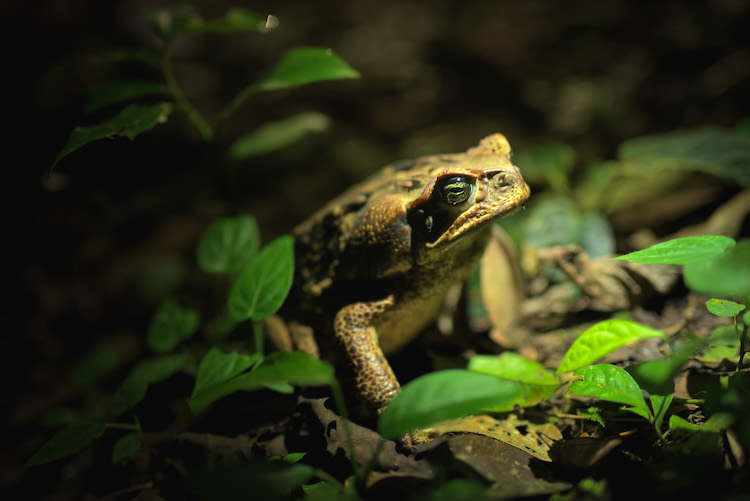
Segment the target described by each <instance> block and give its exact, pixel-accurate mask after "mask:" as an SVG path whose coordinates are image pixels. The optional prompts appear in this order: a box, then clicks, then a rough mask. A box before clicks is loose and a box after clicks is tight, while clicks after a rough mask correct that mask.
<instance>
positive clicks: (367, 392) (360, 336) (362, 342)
mask: <svg viewBox="0 0 750 501" xmlns="http://www.w3.org/2000/svg"><path fill="white" fill-rule="evenodd" d="M391 306H393V297H392V296H388V297H387V298H386V299H382V300H380V301H369V302H362V303H353V304H350V305H348V306H345V307H344V308H342V309H341V310H339V312H338V313H337V314H336V318H335V320H334V331H335V334H336V339H337V340H338V341H339V343H341V346H342V347H343V349H344V351H345V353H346V357H347V359H348V362H349V364H350V366H351V368H352V371H353V372H354V390H355V392H356V394H357V398H358V399H359V400H360V401H361V402H362V403H364V404H365V405H366V406H367V407H369V408H371V409H373V410H379V409H382V408H383V407H384V406H385V405H386V404H387V403H388V402H390V401H391V400H392V399H393V397H395V396H396V395H397V394H398V392H399V391H400V390H401V386H400V385H399V384H398V380H397V379H396V376H395V375H394V374H393V369H391V366H390V365H389V364H388V360H386V358H385V355H384V354H383V350H381V349H380V343H379V342H378V333H377V331H376V330H375V327H374V326H373V324H374V322H375V320H376V319H377V317H378V316H379V315H382V314H383V313H384V312H385V311H386V310H387V309H388V308H390V307H391Z"/></svg>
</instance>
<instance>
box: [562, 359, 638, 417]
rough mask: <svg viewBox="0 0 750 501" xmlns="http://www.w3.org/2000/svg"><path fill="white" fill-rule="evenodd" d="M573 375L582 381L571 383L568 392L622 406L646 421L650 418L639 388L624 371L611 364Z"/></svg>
mask: <svg viewBox="0 0 750 501" xmlns="http://www.w3.org/2000/svg"><path fill="white" fill-rule="evenodd" d="M574 375H575V376H581V377H583V379H579V380H576V381H573V383H572V384H571V385H570V388H569V389H568V391H569V392H571V393H575V394H576V395H580V396H582V397H592V398H599V399H601V400H607V401H609V402H616V403H618V404H624V405H625V406H626V407H625V410H628V411H631V412H634V413H636V414H638V415H639V416H642V417H644V418H646V419H649V418H650V417H651V411H650V410H649V408H648V405H647V404H646V401H645V400H644V399H643V393H641V389H640V387H639V386H638V384H637V383H636V382H635V380H634V379H633V378H632V377H631V376H630V374H628V373H627V371H626V370H625V369H622V368H620V367H617V366H615V365H612V364H599V365H590V366H588V367H584V368H582V369H579V370H577V371H576V372H575V373H574Z"/></svg>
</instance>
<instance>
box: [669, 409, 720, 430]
mask: <svg viewBox="0 0 750 501" xmlns="http://www.w3.org/2000/svg"><path fill="white" fill-rule="evenodd" d="M734 421H735V417H734V416H733V415H731V414H728V413H726V412H717V413H716V414H713V415H712V416H711V417H709V418H708V420H707V421H706V422H705V423H703V424H702V425H698V424H695V423H691V422H689V421H686V420H685V419H683V418H681V417H680V416H677V415H672V416H670V417H669V429H670V431H672V432H688V433H695V432H698V431H703V432H709V433H720V432H722V431H724V430H726V429H727V428H729V427H730V426H732V424H734Z"/></svg>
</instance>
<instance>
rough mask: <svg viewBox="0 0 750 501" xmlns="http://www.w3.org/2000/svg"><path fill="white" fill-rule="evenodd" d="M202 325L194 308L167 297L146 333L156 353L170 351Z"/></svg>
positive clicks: (150, 345)
mask: <svg viewBox="0 0 750 501" xmlns="http://www.w3.org/2000/svg"><path fill="white" fill-rule="evenodd" d="M198 325H200V316H199V315H198V312H197V311H195V310H193V309H192V308H183V307H182V306H180V304H179V303H178V302H177V301H175V300H173V299H167V300H165V301H164V302H162V304H161V306H160V307H159V309H158V310H157V312H156V313H155V314H154V317H153V318H152V319H151V323H150V324H149V326H148V332H147V333H146V342H147V343H148V347H149V348H151V349H152V350H153V351H154V352H156V353H160V354H161V353H168V352H170V351H172V350H174V349H175V348H176V347H177V346H178V345H179V344H180V343H182V342H183V341H185V340H186V339H188V338H189V337H190V336H192V335H193V334H195V331H196V330H198Z"/></svg>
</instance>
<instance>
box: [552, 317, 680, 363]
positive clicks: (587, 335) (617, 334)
mask: <svg viewBox="0 0 750 501" xmlns="http://www.w3.org/2000/svg"><path fill="white" fill-rule="evenodd" d="M652 337H660V338H662V339H666V336H665V335H664V334H662V333H661V332H660V331H658V330H656V329H652V328H651V327H646V326H645V325H641V324H638V323H635V322H630V321H628V320H605V321H604V322H599V323H598V324H595V325H593V326H591V327H590V328H589V329H587V330H586V331H585V332H584V333H583V334H581V335H580V336H578V339H576V340H575V341H574V342H573V344H572V345H571V347H570V348H569V349H568V351H567V352H566V353H565V356H564V357H563V359H562V361H561V362H560V366H559V367H558V368H557V374H562V373H563V372H568V371H572V370H576V369H579V368H581V367H584V366H587V365H591V364H592V363H594V362H596V361H597V360H599V359H600V358H601V357H603V356H605V355H607V354H609V353H612V352H613V351H615V350H616V349H618V348H620V347H621V346H624V345H626V344H629V343H633V342H635V341H638V340H641V339H647V338H652Z"/></svg>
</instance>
